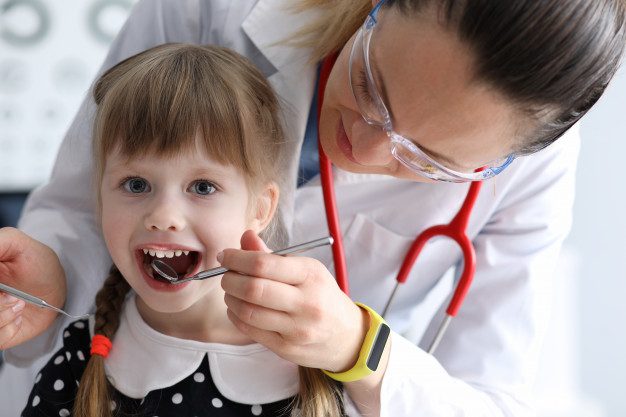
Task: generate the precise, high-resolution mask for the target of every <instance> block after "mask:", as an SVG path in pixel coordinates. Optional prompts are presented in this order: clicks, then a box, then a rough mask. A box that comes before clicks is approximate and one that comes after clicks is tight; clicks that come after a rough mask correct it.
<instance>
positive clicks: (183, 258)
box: [138, 248, 201, 283]
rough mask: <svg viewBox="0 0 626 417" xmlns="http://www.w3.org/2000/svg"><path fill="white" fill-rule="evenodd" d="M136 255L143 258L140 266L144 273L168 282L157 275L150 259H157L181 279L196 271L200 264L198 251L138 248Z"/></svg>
mask: <svg viewBox="0 0 626 417" xmlns="http://www.w3.org/2000/svg"><path fill="white" fill-rule="evenodd" d="M138 252H139V253H138V257H140V258H141V259H142V260H143V263H142V266H143V269H144V271H145V272H146V274H148V276H150V277H152V278H153V279H155V280H157V281H160V282H165V283H169V282H170V281H168V280H167V279H165V278H163V277H162V276H161V275H159V274H158V273H157V272H156V271H155V270H154V268H152V265H151V264H152V261H153V260H155V259H157V260H159V261H161V262H163V263H165V264H166V265H167V266H169V267H170V268H171V269H172V270H173V271H176V274H177V277H175V276H174V277H172V278H178V279H183V278H186V277H188V276H191V275H193V274H195V273H196V272H197V270H198V269H199V266H200V260H201V256H200V253H199V252H196V251H190V250H183V249H170V250H157V249H147V248H144V249H139V250H138Z"/></svg>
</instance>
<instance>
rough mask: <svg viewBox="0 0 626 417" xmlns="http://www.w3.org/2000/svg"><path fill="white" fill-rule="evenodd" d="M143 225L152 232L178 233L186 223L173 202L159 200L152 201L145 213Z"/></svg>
mask: <svg viewBox="0 0 626 417" xmlns="http://www.w3.org/2000/svg"><path fill="white" fill-rule="evenodd" d="M144 225H145V227H146V229H147V230H152V231H158V230H160V231H166V230H169V231H173V232H180V231H181V230H183V229H184V228H185V225H186V222H185V218H184V215H183V213H182V212H181V210H179V208H178V205H177V204H176V203H175V202H173V201H172V200H169V201H168V199H166V198H160V199H157V200H156V201H154V204H153V205H152V207H150V209H149V211H148V212H147V213H146V215H145V218H144Z"/></svg>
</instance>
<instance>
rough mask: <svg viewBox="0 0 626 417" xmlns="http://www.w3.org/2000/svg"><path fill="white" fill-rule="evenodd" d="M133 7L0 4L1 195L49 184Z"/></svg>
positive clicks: (121, 3) (12, 0) (116, 1)
mask: <svg viewBox="0 0 626 417" xmlns="http://www.w3.org/2000/svg"><path fill="white" fill-rule="evenodd" d="M134 3H135V0H0V192H10V191H29V190H31V189H32V188H33V187H35V186H37V185H40V184H42V183H44V182H45V181H46V180H47V178H48V176H49V175H50V171H51V170H52V166H53V163H54V158H55V156H56V152H57V149H58V147H59V145H60V143H61V141H62V139H63V136H64V135H65V132H66V130H67V128H68V127H69V125H70V123H71V121H72V119H73V117H74V115H75V114H76V112H77V110H78V107H79V105H80V103H81V101H82V99H83V97H84V96H85V94H86V93H87V90H88V89H89V86H90V84H91V82H92V81H93V78H94V76H95V74H96V72H97V70H98V68H99V67H100V65H101V63H102V61H103V60H104V57H105V55H106V52H107V50H108V47H109V44H110V43H111V41H112V40H113V38H114V37H115V35H116V34H117V32H118V31H119V29H120V28H121V27H122V25H123V23H124V21H125V20H126V17H127V16H128V13H129V12H130V9H131V8H132V6H133V4H134Z"/></svg>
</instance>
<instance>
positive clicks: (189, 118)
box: [22, 44, 342, 417]
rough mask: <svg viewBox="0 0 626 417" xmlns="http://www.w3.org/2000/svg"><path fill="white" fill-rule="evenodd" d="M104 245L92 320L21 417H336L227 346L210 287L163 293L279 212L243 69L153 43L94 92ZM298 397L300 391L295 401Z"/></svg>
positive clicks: (335, 403) (274, 116)
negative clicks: (172, 274) (170, 275)
mask: <svg viewBox="0 0 626 417" xmlns="http://www.w3.org/2000/svg"><path fill="white" fill-rule="evenodd" d="M94 98H95V101H96V103H97V105H98V110H97V115H96V122H95V126H94V156H95V163H96V170H95V172H96V173H97V174H96V175H97V177H96V184H97V190H98V203H99V204H98V206H99V210H100V211H99V213H100V219H101V225H102V234H103V237H104V240H105V241H106V244H107V247H108V249H109V252H110V254H111V257H112V260H113V263H114V265H113V267H112V268H111V271H110V275H109V277H108V278H107V279H106V281H105V283H104V286H103V287H102V289H101V290H100V291H99V293H98V295H97V297H96V313H95V317H93V318H92V319H91V320H89V321H86V320H85V321H77V322H75V323H73V324H71V325H70V326H69V327H68V328H67V329H66V330H65V332H64V334H63V348H62V349H61V350H60V351H59V352H57V353H56V354H55V355H54V356H53V357H52V358H51V359H50V361H49V363H48V364H47V365H46V366H45V367H44V369H43V370H42V371H41V373H40V374H39V375H38V376H37V378H36V383H35V385H34V387H33V389H32V392H31V394H30V397H29V399H28V404H27V406H26V408H25V409H24V411H23V414H22V415H23V416H24V417H28V416H41V415H49V416H68V415H73V416H77V417H96V416H97V417H102V416H106V415H116V416H118V415H133V416H135V415H139V416H144V415H145V416H156V415H158V416H168V415H171V416H173V415H176V416H195V415H210V416H259V415H263V416H286V415H291V414H292V413H293V414H297V415H304V416H327V415H328V416H337V415H339V414H341V412H342V411H341V409H342V406H341V405H340V401H339V399H340V397H339V396H338V389H337V386H336V385H335V384H334V383H332V382H331V380H330V379H327V378H326V377H325V376H324V375H323V374H321V372H320V371H319V370H311V369H305V368H301V370H300V381H298V371H297V367H296V366H295V365H293V364H292V363H290V362H288V361H286V360H284V359H281V358H280V357H278V356H276V355H275V354H273V353H272V352H271V351H269V350H267V349H266V348H264V347H263V346H261V345H259V344H254V343H253V341H252V340H250V339H249V338H247V337H246V336H244V335H243V334H242V333H241V332H239V331H238V330H237V329H236V327H235V326H234V325H233V324H232V323H231V321H230V320H229V319H228V317H227V314H226V305H225V303H224V291H223V290H222V288H221V287H220V278H219V277H217V278H212V279H207V280H203V281H191V282H188V283H185V284H180V285H172V284H169V283H167V282H164V281H163V280H162V279H159V277H158V276H155V273H154V272H153V270H152V268H151V267H150V263H151V261H152V260H153V259H154V258H159V259H161V260H163V261H165V262H166V263H167V264H168V265H170V266H171V267H172V268H174V269H175V270H176V271H177V273H178V274H179V275H180V276H183V275H184V276H189V275H192V274H195V273H197V272H198V271H200V270H203V269H208V268H212V267H215V266H218V263H217V261H216V255H217V254H218V253H219V252H220V251H221V250H222V249H224V248H228V247H239V239H240V238H241V236H242V234H243V233H244V231H246V230H250V229H251V230H253V231H254V232H257V233H258V232H261V231H264V233H265V237H266V238H270V237H271V230H270V229H271V223H272V219H273V216H274V213H275V211H276V206H277V201H278V185H277V182H278V181H277V178H278V176H279V173H278V172H275V171H276V168H275V167H276V166H278V165H279V164H278V163H277V162H278V158H279V157H280V152H279V145H280V144H281V142H282V141H283V133H282V129H281V123H280V118H279V117H278V113H279V110H278V109H279V107H278V103H277V100H276V98H275V96H274V95H273V92H272V91H271V88H270V87H269V86H268V83H267V82H266V80H265V78H264V77H263V76H262V75H261V74H260V73H259V72H258V71H257V70H256V69H255V68H254V67H253V65H252V64H250V63H249V62H248V61H247V60H246V59H245V58H242V57H241V56H239V55H237V54H235V53H233V52H230V51H228V50H225V49H222V48H218V47H212V46H190V45H181V44H169V45H162V46H159V47H156V48H153V49H150V50H148V51H145V52H143V53H140V54H138V55H135V56H133V57H131V58H129V59H127V60H125V61H123V62H121V63H120V64H118V65H117V66H115V67H113V68H112V69H110V70H109V71H108V72H106V73H105V74H104V75H103V76H102V77H101V78H100V79H99V80H98V82H97V83H96V85H95V87H94ZM298 386H299V391H298Z"/></svg>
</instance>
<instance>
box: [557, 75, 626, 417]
mask: <svg viewBox="0 0 626 417" xmlns="http://www.w3.org/2000/svg"><path fill="white" fill-rule="evenodd" d="M625 159H626V68H622V69H621V70H620V71H619V72H618V74H617V76H616V77H615V78H614V80H613V83H612V84H611V85H610V86H609V88H608V89H607V92H606V94H605V95H604V96H603V97H602V98H601V99H600V102H599V103H597V105H596V107H594V108H593V109H592V111H591V112H590V113H589V114H588V115H587V116H586V118H585V119H584V120H583V122H582V150H581V157H580V160H579V165H578V179H577V181H578V182H577V195H576V204H575V210H574V216H575V217H574V226H573V230H572V233H571V235H570V238H569V239H568V240H567V243H566V244H567V246H568V248H570V249H571V250H572V251H574V252H576V253H577V254H578V255H579V256H578V264H579V265H580V269H579V275H580V277H581V279H580V284H579V288H580V293H579V298H580V304H579V307H580V311H579V314H578V315H579V316H580V318H581V322H580V329H579V332H578V333H579V337H580V339H579V342H580V354H581V358H580V359H581V363H580V370H581V377H582V388H583V391H584V392H585V393H586V394H587V395H588V396H590V397H592V398H594V399H597V400H598V402H599V403H600V404H602V406H603V407H604V408H605V411H606V413H607V414H606V415H607V416H609V417H621V416H624V415H626V393H625V392H624V390H626V323H625V321H626V302H625V301H624V300H625V297H626V186H625V185H624V174H625V173H626V169H625V168H626V163H625Z"/></svg>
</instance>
